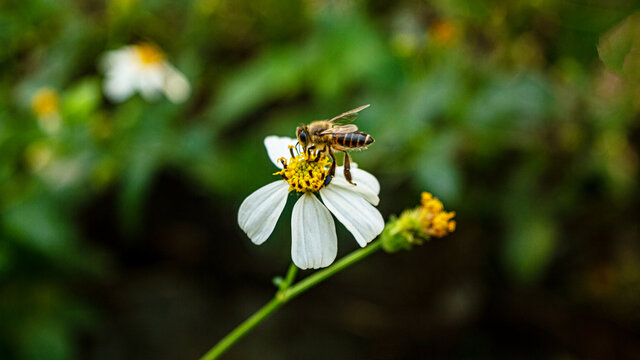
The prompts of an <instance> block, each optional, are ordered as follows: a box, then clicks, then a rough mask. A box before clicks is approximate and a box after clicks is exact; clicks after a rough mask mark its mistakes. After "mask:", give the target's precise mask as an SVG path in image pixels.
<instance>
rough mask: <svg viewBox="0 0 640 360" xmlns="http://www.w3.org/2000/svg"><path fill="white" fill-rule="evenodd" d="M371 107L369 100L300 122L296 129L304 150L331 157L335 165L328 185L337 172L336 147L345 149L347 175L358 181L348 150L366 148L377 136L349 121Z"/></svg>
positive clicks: (332, 165) (348, 178)
mask: <svg viewBox="0 0 640 360" xmlns="http://www.w3.org/2000/svg"><path fill="white" fill-rule="evenodd" d="M368 107H369V104H367V105H363V106H360V107H357V108H355V109H353V110H349V111H347V112H344V113H342V114H340V115H338V116H336V117H334V118H333V119H331V120H318V121H314V122H312V123H311V124H308V125H304V124H303V125H301V126H298V128H297V129H296V137H297V138H298V143H299V144H300V145H301V146H302V149H303V151H305V152H310V151H313V150H316V151H317V153H316V154H317V155H318V156H317V157H316V159H318V158H320V155H321V154H325V153H326V154H328V155H329V156H330V157H331V160H332V162H331V167H330V168H329V173H328V175H327V177H326V178H325V181H324V185H325V186H326V185H329V183H330V182H331V180H332V179H333V177H334V176H335V174H336V158H335V156H334V155H333V150H337V151H342V152H344V177H345V179H347V181H348V182H349V183H350V184H352V185H356V184H354V183H353V182H352V181H351V156H350V155H349V153H348V152H347V150H355V149H358V150H361V149H366V148H367V147H368V146H369V145H371V144H372V143H373V142H374V140H373V138H372V137H371V135H369V134H367V133H366V132H364V131H358V127H357V126H356V125H354V124H348V123H350V122H352V121H353V120H355V119H356V117H358V112H360V111H362V110H364V109H366V108H368Z"/></svg>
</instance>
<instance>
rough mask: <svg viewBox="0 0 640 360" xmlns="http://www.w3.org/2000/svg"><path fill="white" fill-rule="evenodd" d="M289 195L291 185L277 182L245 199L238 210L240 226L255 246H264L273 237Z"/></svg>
mask: <svg viewBox="0 0 640 360" xmlns="http://www.w3.org/2000/svg"><path fill="white" fill-rule="evenodd" d="M288 194H289V185H288V184H287V183H285V182H284V181H275V182H272V183H271V184H267V185H265V186H263V187H261V188H260V189H258V190H256V191H254V192H253V193H252V194H251V195H249V196H248V197H247V198H246V199H244V201H243V202H242V204H241V205H240V209H239V210H238V224H239V225H240V228H242V230H243V231H244V232H245V233H247V235H248V236H249V238H250V239H251V241H253V243H254V244H256V245H260V244H262V243H263V242H264V241H265V240H267V238H268V237H269V235H271V233H272V232H273V229H274V228H275V227H276V222H277V221H278V218H279V217H280V214H281V213H282V209H284V206H285V204H286V203H287V196H288Z"/></svg>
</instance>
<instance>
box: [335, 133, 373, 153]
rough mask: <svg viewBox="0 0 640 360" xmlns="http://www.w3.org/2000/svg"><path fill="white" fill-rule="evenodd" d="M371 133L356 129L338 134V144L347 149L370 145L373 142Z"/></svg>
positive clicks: (336, 137) (336, 140) (336, 138)
mask: <svg viewBox="0 0 640 360" xmlns="http://www.w3.org/2000/svg"><path fill="white" fill-rule="evenodd" d="M373 141H374V140H373V138H372V137H371V135H369V134H367V133H366V132H363V131H354V132H352V133H348V134H336V135H335V142H336V145H339V146H342V147H344V148H347V149H358V148H362V147H365V146H369V145H371V144H372V143H373Z"/></svg>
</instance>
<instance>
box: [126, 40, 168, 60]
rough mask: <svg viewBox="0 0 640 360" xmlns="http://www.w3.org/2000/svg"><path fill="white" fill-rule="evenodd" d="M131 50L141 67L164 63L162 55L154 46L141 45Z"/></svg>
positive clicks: (149, 44)
mask: <svg viewBox="0 0 640 360" xmlns="http://www.w3.org/2000/svg"><path fill="white" fill-rule="evenodd" d="M133 48H134V50H135V51H136V52H137V54H138V57H139V58H140V62H141V63H142V64H143V65H147V66H150V65H156V64H159V63H161V62H163V61H164V58H165V57H164V53H163V52H162V50H160V48H159V47H157V46H156V45H154V44H151V43H142V44H138V45H135V46H134V47H133Z"/></svg>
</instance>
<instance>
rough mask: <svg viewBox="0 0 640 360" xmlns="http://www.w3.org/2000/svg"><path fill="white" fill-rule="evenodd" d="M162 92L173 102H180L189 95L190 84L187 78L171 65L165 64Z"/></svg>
mask: <svg viewBox="0 0 640 360" xmlns="http://www.w3.org/2000/svg"><path fill="white" fill-rule="evenodd" d="M164 93H165V94H166V95H167V98H169V100H171V101H172V102H174V103H181V102H183V101H185V100H187V98H188V97H189V94H190V93H191V86H190V85H189V81H187V78H186V77H185V76H184V75H183V74H182V73H181V72H179V71H178V70H176V69H175V68H174V67H173V66H171V65H169V64H166V67H165V79H164Z"/></svg>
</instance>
